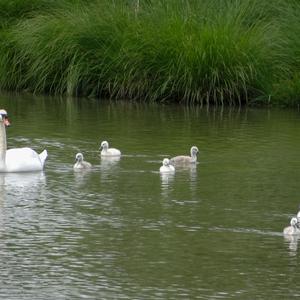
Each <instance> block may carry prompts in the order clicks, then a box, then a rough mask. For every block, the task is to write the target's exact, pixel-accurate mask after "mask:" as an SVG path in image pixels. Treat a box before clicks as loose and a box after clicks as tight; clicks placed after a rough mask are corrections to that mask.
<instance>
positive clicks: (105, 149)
mask: <svg viewBox="0 0 300 300" xmlns="http://www.w3.org/2000/svg"><path fill="white" fill-rule="evenodd" d="M100 150H101V153H100V154H101V156H121V151H120V150H119V149H116V148H109V145H108V142H107V141H103V142H102V143H101V146H100Z"/></svg>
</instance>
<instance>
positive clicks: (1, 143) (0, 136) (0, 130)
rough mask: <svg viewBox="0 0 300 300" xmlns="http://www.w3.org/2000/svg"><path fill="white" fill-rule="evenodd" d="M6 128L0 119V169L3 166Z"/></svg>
mask: <svg viewBox="0 0 300 300" xmlns="http://www.w3.org/2000/svg"><path fill="white" fill-rule="evenodd" d="M6 149H7V145H6V130H5V125H4V122H3V121H0V170H3V169H4V168H5V157H6Z"/></svg>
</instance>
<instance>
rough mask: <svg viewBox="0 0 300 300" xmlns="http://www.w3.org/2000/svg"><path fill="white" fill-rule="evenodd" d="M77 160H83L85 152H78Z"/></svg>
mask: <svg viewBox="0 0 300 300" xmlns="http://www.w3.org/2000/svg"><path fill="white" fill-rule="evenodd" d="M75 160H76V161H78V162H81V161H83V154H82V153H77V154H76V156H75Z"/></svg>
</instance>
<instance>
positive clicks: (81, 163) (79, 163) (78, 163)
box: [73, 153, 92, 170]
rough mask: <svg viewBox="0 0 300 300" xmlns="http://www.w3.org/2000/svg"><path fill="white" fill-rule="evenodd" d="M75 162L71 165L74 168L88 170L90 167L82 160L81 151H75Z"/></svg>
mask: <svg viewBox="0 0 300 300" xmlns="http://www.w3.org/2000/svg"><path fill="white" fill-rule="evenodd" d="M75 159H76V163H75V165H74V166H73V168H74V170H89V169H91V168H92V165H91V164H90V163H89V162H87V161H84V160H83V155H82V153H77V154H76V156H75Z"/></svg>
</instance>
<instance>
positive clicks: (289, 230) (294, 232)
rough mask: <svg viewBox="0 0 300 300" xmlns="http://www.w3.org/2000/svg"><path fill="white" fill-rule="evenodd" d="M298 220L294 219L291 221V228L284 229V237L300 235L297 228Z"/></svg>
mask: <svg viewBox="0 0 300 300" xmlns="http://www.w3.org/2000/svg"><path fill="white" fill-rule="evenodd" d="M297 222H298V220H297V218H295V217H293V218H292V219H291V222H290V224H291V225H290V226H288V227H285V228H284V229H283V234H284V235H299V234H300V229H299V228H298V227H297Z"/></svg>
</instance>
